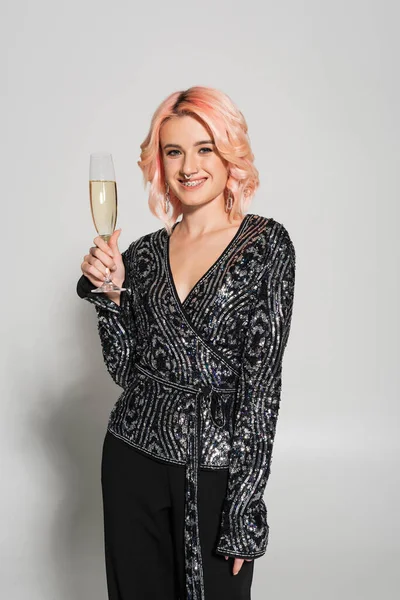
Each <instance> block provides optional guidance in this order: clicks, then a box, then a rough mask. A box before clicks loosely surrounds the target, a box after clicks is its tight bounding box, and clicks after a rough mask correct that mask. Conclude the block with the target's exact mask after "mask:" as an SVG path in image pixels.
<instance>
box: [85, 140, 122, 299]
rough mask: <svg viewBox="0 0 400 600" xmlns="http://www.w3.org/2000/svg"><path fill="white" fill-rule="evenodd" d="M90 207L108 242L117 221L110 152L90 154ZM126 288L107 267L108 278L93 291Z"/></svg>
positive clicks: (115, 192) (97, 227)
mask: <svg viewBox="0 0 400 600" xmlns="http://www.w3.org/2000/svg"><path fill="white" fill-rule="evenodd" d="M89 194H90V208H91V212H92V217H93V223H94V226H95V228H96V231H97V233H98V234H99V236H100V237H101V238H102V239H103V240H104V241H105V242H107V243H108V240H109V239H110V237H111V235H112V234H113V233H114V231H115V225H116V223H117V206H118V201H117V183H116V180H115V171H114V164H113V159H112V156H111V154H110V153H108V152H94V153H93V154H91V155H90V168H89ZM125 290H126V288H120V287H118V286H117V285H115V284H114V283H113V282H112V281H111V278H110V270H109V269H108V268H107V269H106V279H105V281H104V283H103V285H102V286H101V287H98V288H96V289H94V290H92V293H103V292H124V291H125Z"/></svg>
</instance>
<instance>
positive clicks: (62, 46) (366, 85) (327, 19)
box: [0, 0, 400, 600]
mask: <svg viewBox="0 0 400 600" xmlns="http://www.w3.org/2000/svg"><path fill="white" fill-rule="evenodd" d="M0 13H1V14H0V17H1V18H0V22H1V37H0V39H1V47H2V52H1V56H2V59H1V61H2V64H3V67H4V77H2V79H1V90H2V110H1V120H2V131H3V132H4V133H3V135H2V136H1V152H2V154H1V159H2V160H1V167H2V173H3V174H2V178H1V181H2V188H1V202H2V206H3V219H4V221H3V240H2V241H3V244H2V247H3V253H2V288H3V289H2V294H1V297H2V307H3V308H2V319H1V321H2V334H1V340H2V344H1V352H2V360H1V365H2V369H4V372H3V375H2V377H1V410H2V413H1V414H2V418H1V420H0V445H1V459H2V467H1V473H2V487H1V490H2V491H1V496H0V498H1V499H0V502H1V507H0V514H1V517H2V524H1V561H0V582H1V596H2V597H4V598H7V599H11V598H12V599H13V600H26V599H27V598H29V600H53V599H55V598H57V600H76V599H81V598H85V599H96V600H105V599H106V587H105V574H104V566H103V545H102V544H103V538H102V535H103V533H102V512H101V510H102V508H101V496H100V471H99V470H100V457H101V446H102V442H103V438H104V433H105V427H106V423H107V419H108V415H109V412H110V410H111V408H112V406H113V404H114V402H115V401H116V400H117V398H118V395H119V393H120V388H118V387H117V386H116V385H114V384H113V382H112V380H111V378H110V377H109V376H108V374H107V373H106V371H105V368H104V366H103V363H102V357H101V349H100V344H99V341H98V337H97V331H96V320H95V311H94V308H93V307H92V306H91V305H89V304H87V303H86V302H84V301H82V300H80V299H79V298H78V297H77V296H76V293H75V286H76V281H77V279H78V278H79V276H80V263H81V261H82V258H83V255H84V254H86V253H87V251H88V248H89V247H90V246H91V245H92V240H93V238H94V236H95V230H94V227H93V224H92V221H91V216H90V210H89V198H88V167H89V154H90V152H93V151H97V150H108V151H110V152H112V154H113V157H114V161H115V167H116V174H117V182H118V190H119V201H120V205H119V216H118V226H121V227H122V235H121V238H120V239H121V243H120V248H121V250H123V249H125V248H126V247H127V246H128V244H129V243H130V242H131V241H132V240H134V239H136V238H137V237H139V236H140V235H143V234H144V233H147V232H149V231H154V230H155V229H158V228H159V227H161V223H160V222H159V221H157V220H156V219H154V217H152V216H151V215H150V213H149V211H148V207H147V192H146V191H145V190H144V189H143V185H142V176H141V172H140V170H139V168H138V167H137V165H136V161H137V160H138V158H139V145H140V143H141V142H142V140H143V138H144V137H145V135H146V134H147V131H148V127H149V124H150V118H151V115H152V114H153V112H154V110H155V108H156V107H157V106H158V104H159V103H160V102H161V101H162V100H163V99H164V98H165V97H166V96H167V95H169V94H170V93H171V92H173V91H176V90H182V89H185V88H187V87H190V86H192V85H208V86H212V87H216V88H218V89H221V90H223V91H224V92H226V93H227V94H229V95H230V96H231V98H232V99H233V100H234V101H235V102H236V104H237V105H238V106H239V108H240V109H241V110H242V112H243V113H244V115H245V117H246V119H247V121H248V125H249V132H250V138H251V142H252V147H253V151H254V154H255V157H256V165H257V167H258V169H259V171H260V177H261V187H260V189H259V191H258V193H257V195H256V198H255V199H254V201H253V204H252V206H251V207H250V209H249V211H250V212H255V213H258V214H263V215H265V216H272V217H274V218H275V219H276V220H277V221H280V222H282V223H283V224H284V225H285V226H286V227H287V229H288V230H289V232H290V234H291V237H292V239H293V242H294V244H295V247H296V251H297V283H296V298H295V309H294V315H293V324H292V331H291V337H290V340H289V344H288V347H287V351H286V355H285V359H284V383H283V393H282V406H281V412H280V418H279V423H278V430H277V437H276V442H275V447H274V458H273V464H272V472H271V477H270V479H269V482H268V486H267V492H266V501H267V506H268V511H269V522H270V527H271V533H270V542H269V547H268V550H267V554H266V555H265V556H264V557H262V558H260V559H257V561H256V569H255V576H254V585H253V598H254V600H262V599H264V598H268V600H289V599H290V600H292V599H293V598H296V599H297V600H303V599H304V600H306V599H307V600H314V599H315V600H320V599H321V598H323V599H324V600H334V599H335V600H336V599H337V598H341V599H346V600H347V599H349V600H350V599H358V598H362V599H363V600H372V599H373V600H376V598H380V599H384V600H391V599H394V598H396V597H397V595H398V590H399V579H398V564H399V558H400V557H399V533H400V531H399V516H398V515H399V512H398V506H399V460H398V457H399V436H398V417H399V408H398V404H399V402H398V401H399V380H398V362H399V317H398V305H399V294H398V292H399V244H398V222H399V210H398V204H399V129H400V128H399V105H400V102H399V101H400V98H399V80H398V73H399V61H398V57H399V51H400V47H399V46H400V43H399V36H398V22H399V17H400V10H399V5H398V3H396V2H388V1H386V2H385V1H383V2H382V1H380V2H377V1H368V2H365V1H364V2H361V1H358V2H357V1H354V0H346V1H343V0H336V1H335V2H323V1H317V0H315V1H311V0H305V1H303V2H300V1H298V2H296V1H294V0H292V1H285V0H284V1H281V2H270V1H267V2H265V1H264V2H262V3H261V1H260V0H259V1H257V2H255V1H254V0H250V1H247V2H245V3H243V2H237V1H235V0H232V1H230V2H222V1H220V2H218V1H216V2H209V1H206V0H205V1H202V2H195V3H183V2H175V1H173V0H171V1H169V2H166V3H164V2H158V3H156V4H155V3H143V5H139V4H138V3H133V2H127V1H126V2H119V1H115V2H109V1H107V2H105V1H103V0H96V2H94V1H92V0H91V1H89V2H77V1H76V0H71V1H70V2H68V3H64V2H63V3H61V2H50V1H43V0H38V1H37V2H34V3H32V2H28V1H27V0H22V1H20V2H14V3H11V2H10V1H8V2H3V3H2V5H1V8H0Z"/></svg>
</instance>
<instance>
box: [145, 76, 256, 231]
mask: <svg viewBox="0 0 400 600" xmlns="http://www.w3.org/2000/svg"><path fill="white" fill-rule="evenodd" d="M141 150H142V152H141V157H140V160H139V161H138V165H139V167H140V168H141V170H142V172H143V178H144V183H145V185H147V184H148V183H150V192H149V206H150V210H151V211H152V213H153V214H154V215H155V216H157V217H158V218H160V219H162V220H163V221H164V223H165V226H166V228H167V231H168V232H170V231H171V228H172V225H173V224H174V223H175V221H176V219H177V217H178V216H179V215H180V214H182V212H183V206H182V203H183V204H185V203H186V202H187V200H188V198H189V196H188V195H187V194H184V193H183V192H186V191H188V190H189V191H190V192H191V191H192V188H194V189H195V190H196V193H195V194H191V195H190V198H191V200H190V202H193V203H195V205H198V204H199V203H204V202H205V204H207V202H209V201H210V200H216V202H215V204H214V205H213V210H212V213H211V214H210V216H214V217H215V218H214V219H213V220H214V221H216V222H218V220H220V221H224V220H225V221H226V220H227V219H226V217H228V222H230V223H231V224H232V223H234V222H235V221H237V220H239V221H240V220H241V218H243V216H244V214H245V212H246V209H247V207H248V205H249V203H250V201H251V199H252V198H253V196H254V194H255V192H256V190H257V188H258V186H259V178H258V170H257V169H256V167H255V165H254V155H253V153H252V150H251V147H250V140H249V136H248V127H247V123H246V120H245V118H244V116H243V114H242V113H241V112H240V110H239V109H238V108H237V107H236V106H235V104H234V103H233V102H232V100H231V99H230V98H229V97H228V96H227V95H226V94H223V93H222V92H220V91H219V90H215V89H213V88H206V87H201V86H198V87H192V88H190V89H189V90H186V91H184V92H176V93H174V94H171V95H170V96H168V98H166V99H165V100H164V101H163V102H162V103H161V104H160V106H159V107H158V108H157V110H156V111H155V113H154V116H153V118H152V122H151V127H150V131H149V133H148V135H147V136H146V139H145V140H144V141H143V143H142V144H141ZM160 159H161V160H160ZM185 176H186V177H185ZM188 178H190V181H194V180H197V179H205V182H203V183H201V184H200V185H198V184H196V183H195V184H194V185H191V184H190V185H185V181H187V179H188ZM200 190H201V192H200ZM197 192H198V193H199V194H198V195H197ZM165 197H166V202H164V200H165ZM221 200H223V201H224V202H225V204H226V211H225V212H226V213H227V214H225V216H224V214H220V215H214V214H213V213H214V209H215V207H216V206H220V207H222V208H223V204H224V202H222V204H221ZM163 203H164V206H163ZM207 222H208V223H210V219H208V220H207ZM211 222H212V220H211Z"/></svg>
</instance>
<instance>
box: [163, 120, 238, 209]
mask: <svg viewBox="0 0 400 600" xmlns="http://www.w3.org/2000/svg"><path fill="white" fill-rule="evenodd" d="M160 143H161V153H162V158H163V164H164V171H165V180H166V182H167V183H168V184H169V186H170V193H171V192H172V193H173V194H174V196H176V197H177V198H178V200H180V201H181V202H182V204H186V205H188V206H198V205H201V204H206V203H208V202H210V201H213V200H216V201H218V200H221V201H223V200H224V190H225V187H226V182H227V179H228V165H227V163H226V162H225V161H223V159H222V158H221V156H220V155H219V154H218V151H217V149H216V147H215V146H214V143H213V140H212V137H211V136H210V134H209V133H208V131H207V129H206V128H205V127H204V126H203V125H202V124H201V123H200V122H199V121H197V119H195V118H193V117H190V116H188V115H186V116H183V117H172V118H171V119H170V120H169V121H166V122H165V123H164V124H163V125H162V127H161V130H160ZM185 174H186V175H192V177H191V178H190V179H188V180H186V179H185V177H184V175H185ZM184 181H191V182H192V181H199V184H198V185H197V184H196V185H195V186H190V187H189V186H185V185H184V183H183V182H184Z"/></svg>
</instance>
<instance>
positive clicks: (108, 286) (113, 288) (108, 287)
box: [92, 281, 126, 294]
mask: <svg viewBox="0 0 400 600" xmlns="http://www.w3.org/2000/svg"><path fill="white" fill-rule="evenodd" d="M104 292H126V288H120V287H118V286H117V285H115V284H114V283H113V282H112V281H111V283H103V285H102V286H101V287H98V288H95V289H94V290H92V294H104Z"/></svg>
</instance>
